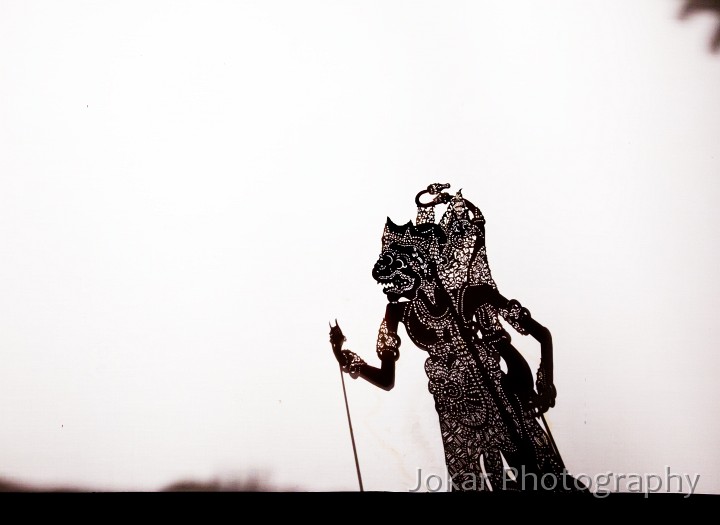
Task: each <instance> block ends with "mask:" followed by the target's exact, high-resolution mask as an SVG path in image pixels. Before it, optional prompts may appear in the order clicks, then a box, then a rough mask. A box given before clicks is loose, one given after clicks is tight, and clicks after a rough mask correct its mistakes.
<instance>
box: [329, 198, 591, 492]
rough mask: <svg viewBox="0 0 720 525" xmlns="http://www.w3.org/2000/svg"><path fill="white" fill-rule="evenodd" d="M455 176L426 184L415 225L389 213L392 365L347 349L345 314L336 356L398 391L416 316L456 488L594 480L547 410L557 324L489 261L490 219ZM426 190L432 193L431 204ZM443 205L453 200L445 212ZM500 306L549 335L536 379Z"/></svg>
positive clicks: (382, 279)
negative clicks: (557, 438)
mask: <svg viewBox="0 0 720 525" xmlns="http://www.w3.org/2000/svg"><path fill="white" fill-rule="evenodd" d="M449 186H450V185H449V184H431V185H430V186H428V188H427V189H426V190H424V191H421V192H420V193H418V194H417V196H416V197H415V201H416V204H417V205H418V213H417V219H416V223H415V224H412V222H408V223H406V224H404V225H401V226H398V225H396V224H395V223H393V222H392V221H391V220H390V218H388V219H387V222H386V224H385V228H384V231H383V236H382V253H381V254H380V257H379V258H378V260H377V262H376V263H375V266H374V268H373V270H372V275H373V278H374V279H375V280H376V281H377V282H378V283H381V284H382V285H383V292H384V293H385V294H386V295H387V298H388V305H387V307H386V310H385V317H384V319H383V320H382V323H381V325H380V329H379V332H378V337H377V345H376V352H377V356H378V358H379V359H380V363H381V365H380V367H379V368H378V367H375V366H371V365H369V364H367V363H366V362H365V361H364V360H363V359H362V358H360V357H359V356H358V355H357V354H355V353H354V352H351V351H350V350H343V348H342V346H343V343H344V342H345V340H346V338H345V336H344V334H343V333H342V330H341V329H340V326H339V325H338V324H337V320H336V321H335V326H332V325H331V328H330V343H331V345H332V348H333V352H334V355H335V357H336V358H337V360H338V362H339V363H340V366H341V368H342V370H343V371H345V372H347V373H349V374H350V375H351V376H352V377H354V378H356V377H362V378H363V379H365V380H367V381H369V382H370V383H372V384H374V385H376V386H378V387H380V388H383V389H386V390H390V389H391V388H393V386H394V381H395V362H396V361H397V359H398V357H399V355H400V351H399V349H400V338H399V337H398V334H397V329H398V326H399V324H400V323H402V324H403V325H404V327H405V330H406V332H407V334H408V336H409V337H410V339H411V340H412V342H413V343H414V344H415V345H416V346H418V347H419V348H420V349H422V350H424V351H426V352H427V353H428V359H427V360H426V362H425V372H426V374H427V376H428V380H429V383H428V387H429V390H430V392H431V393H432V395H433V397H434V400H435V407H436V410H437V413H438V416H439V419H440V430H441V434H442V440H443V445H444V451H445V462H446V466H447V470H448V476H449V481H450V482H451V483H450V487H451V489H452V490H454V491H481V490H488V489H489V490H492V491H502V490H552V491H563V492H576V491H586V490H587V488H586V487H585V486H584V485H583V484H582V483H580V482H579V481H578V480H576V479H575V478H573V477H572V476H571V475H570V474H569V473H568V472H567V470H566V469H565V465H564V463H563V460H562V458H561V456H560V453H559V451H558V450H557V448H556V446H555V443H554V441H553V439H552V436H551V435H550V432H549V430H548V428H547V425H546V424H545V421H544V417H543V413H544V412H546V411H547V410H548V409H549V408H550V407H553V406H554V405H555V397H556V391H555V387H554V385H553V352H552V337H551V334H550V331H549V330H548V329H547V328H545V327H544V326H542V325H541V324H540V323H538V322H537V321H536V320H535V319H533V317H532V316H531V315H530V312H529V311H528V310H527V309H526V308H524V307H523V306H522V305H521V304H520V303H519V302H518V301H516V300H508V299H507V298H505V297H503V296H502V295H501V294H500V292H499V291H498V288H497V286H496V284H495V282H494V281H493V279H492V276H491V274H490V268H489V266H488V261H487V254H486V249H485V219H484V218H483V215H482V213H481V212H480V210H479V209H478V208H477V207H476V206H475V205H473V204H472V203H471V202H470V201H468V200H467V199H465V198H464V197H463V196H462V194H461V192H458V193H457V194H456V195H454V196H451V195H450V194H448V193H445V192H443V191H442V190H444V189H447V188H449ZM425 194H430V195H431V196H433V198H432V200H430V201H429V202H427V203H423V202H422V200H421V197H423V196H424V195H425ZM439 204H447V209H446V211H445V213H444V214H443V216H442V218H441V220H440V221H439V223H435V212H434V207H435V206H436V205H439ZM500 316H501V317H502V318H504V319H505V320H506V321H507V322H508V323H509V324H510V325H511V326H512V328H513V329H514V330H516V331H517V332H519V333H520V334H523V335H530V336H532V337H533V338H535V339H536V340H537V341H538V342H539V344H540V350H541V361H540V367H539V370H538V372H537V376H536V380H535V384H534V385H533V375H532V372H531V370H530V367H529V365H528V363H527V362H526V361H525V359H524V358H523V357H522V355H521V354H520V352H519V351H518V350H517V349H516V348H515V347H514V346H513V345H512V344H511V338H510V335H509V334H508V332H507V331H506V330H505V329H504V328H503V326H502V325H501V323H500V321H499V317H500ZM501 360H502V361H504V362H505V365H506V367H507V368H506V370H507V372H503V370H502V368H501ZM503 460H504V461H505V462H506V463H507V465H508V466H509V467H510V469H511V470H509V471H508V470H507V469H506V468H505V466H504V465H503ZM510 472H512V473H513V474H514V475H513V474H510ZM548 477H549V478H550V479H548ZM540 478H543V481H544V483H539V480H540Z"/></svg>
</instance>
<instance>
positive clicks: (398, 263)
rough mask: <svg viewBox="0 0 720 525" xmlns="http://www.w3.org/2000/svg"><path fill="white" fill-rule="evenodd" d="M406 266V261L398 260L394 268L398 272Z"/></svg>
mask: <svg viewBox="0 0 720 525" xmlns="http://www.w3.org/2000/svg"><path fill="white" fill-rule="evenodd" d="M405 266H406V264H405V261H403V260H402V259H396V260H395V262H394V263H393V268H396V269H398V270H402V269H403V268H405Z"/></svg>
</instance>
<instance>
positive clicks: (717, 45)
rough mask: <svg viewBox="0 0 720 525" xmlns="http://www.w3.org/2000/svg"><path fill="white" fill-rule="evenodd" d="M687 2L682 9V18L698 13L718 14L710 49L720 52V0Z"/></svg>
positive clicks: (693, 0)
mask: <svg viewBox="0 0 720 525" xmlns="http://www.w3.org/2000/svg"><path fill="white" fill-rule="evenodd" d="M684 1H685V3H684V4H683V6H682V9H681V10H680V15H679V17H680V19H681V20H685V19H687V18H689V17H690V16H692V15H694V14H696V13H703V12H707V13H712V14H714V15H716V16H717V18H718V20H717V25H716V27H715V32H714V33H713V36H712V38H711V39H710V51H711V52H713V53H718V52H720V0H684Z"/></svg>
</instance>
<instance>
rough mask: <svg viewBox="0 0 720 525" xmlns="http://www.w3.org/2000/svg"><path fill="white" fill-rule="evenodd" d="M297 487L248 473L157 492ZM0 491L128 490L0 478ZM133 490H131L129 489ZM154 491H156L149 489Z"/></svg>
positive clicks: (182, 483) (184, 482)
mask: <svg viewBox="0 0 720 525" xmlns="http://www.w3.org/2000/svg"><path fill="white" fill-rule="evenodd" d="M297 491H298V489H296V488H292V489H288V488H279V487H277V486H275V485H273V484H271V483H269V482H268V481H265V480H264V479H263V478H262V477H261V476H258V475H250V476H245V477H240V478H234V479H226V480H220V479H213V480H210V481H198V480H191V479H189V480H182V481H177V482H174V483H171V484H169V485H167V486H165V487H163V488H162V489H160V491H159V492H297ZM0 492H44V493H49V492H82V493H87V492H128V491H122V490H118V491H105V490H95V489H92V488H83V487H69V486H44V485H32V484H28V483H22V482H17V481H12V480H8V479H2V478H0ZM130 492H133V491H130ZM151 492H156V491H151Z"/></svg>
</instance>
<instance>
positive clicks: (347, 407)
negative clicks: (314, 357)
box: [336, 321, 365, 492]
mask: <svg viewBox="0 0 720 525" xmlns="http://www.w3.org/2000/svg"><path fill="white" fill-rule="evenodd" d="M336 324H337V321H336ZM340 381H342V388H343V397H344V398H345V412H347V418H348V427H349V428H350V441H351V442H352V448H353V455H354V456H355V471H356V472H357V478H358V485H359V486H360V492H365V489H363V482H362V476H361V475H360V462H359V461H358V454H357V447H356V446H355V434H354V432H353V427H352V420H351V419H350V405H348V398H347V390H345V375H344V374H343V371H342V366H341V367H340Z"/></svg>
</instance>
